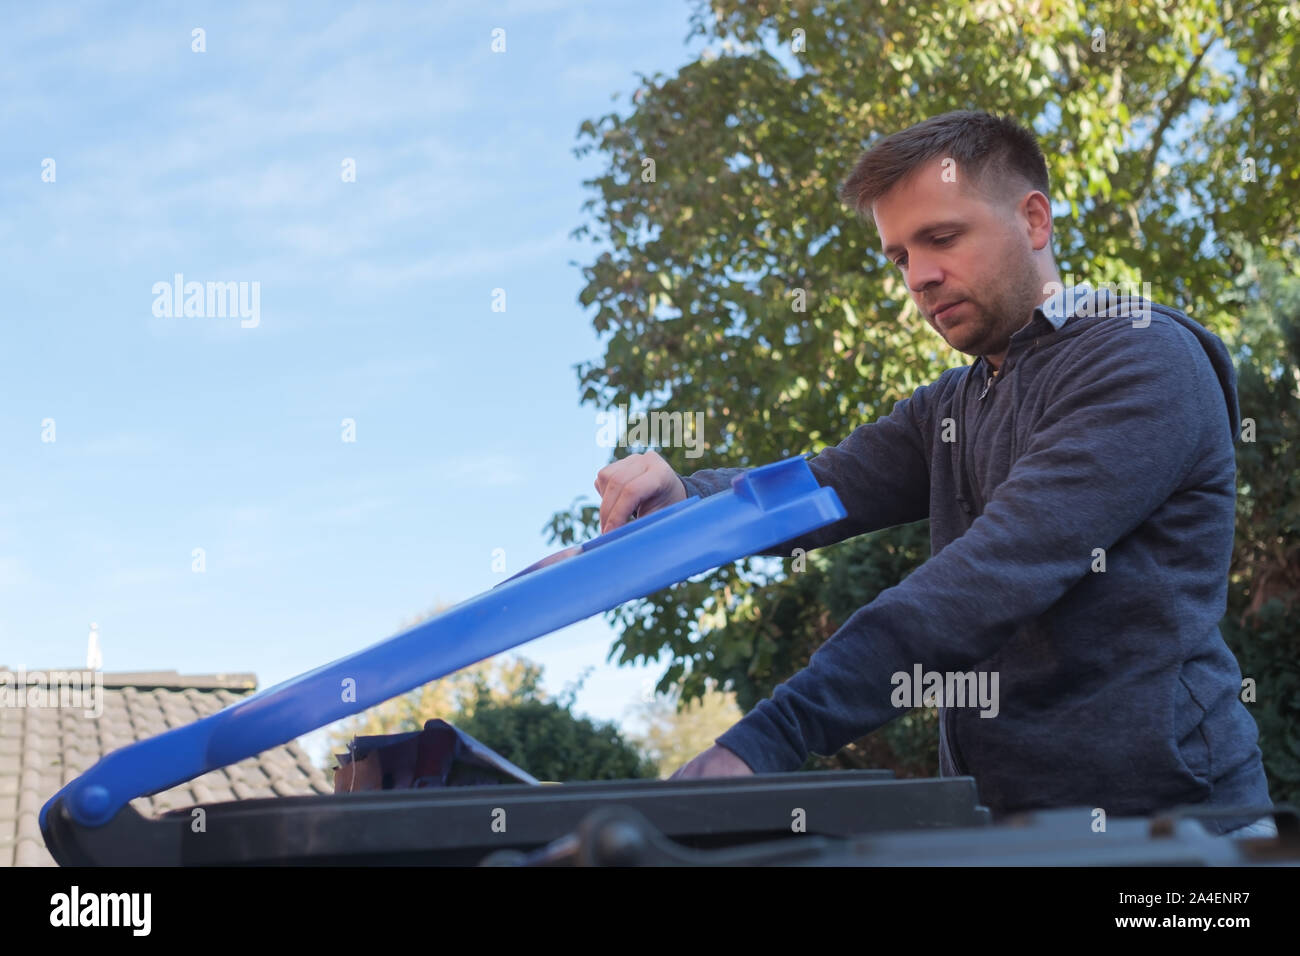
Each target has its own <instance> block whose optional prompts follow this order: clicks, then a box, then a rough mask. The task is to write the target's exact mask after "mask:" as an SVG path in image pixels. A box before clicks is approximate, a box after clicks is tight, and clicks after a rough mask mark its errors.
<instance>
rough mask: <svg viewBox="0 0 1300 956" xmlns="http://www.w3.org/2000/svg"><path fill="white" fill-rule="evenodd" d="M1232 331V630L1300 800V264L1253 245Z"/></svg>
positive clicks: (1250, 694)
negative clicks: (1237, 407)
mask: <svg viewBox="0 0 1300 956" xmlns="http://www.w3.org/2000/svg"><path fill="white" fill-rule="evenodd" d="M1243 258H1244V259H1245V260H1246V263H1247V268H1246V269H1245V270H1243V272H1242V274H1241V276H1240V277H1239V280H1238V284H1239V292H1240V299H1241V301H1242V312H1241V315H1242V321H1241V327H1240V331H1239V332H1238V334H1237V335H1236V336H1235V338H1234V339H1233V343H1232V344H1233V347H1234V349H1233V350H1234V353H1235V355H1236V358H1237V367H1238V382H1237V394H1238V398H1239V400H1240V403H1241V410H1242V412H1241V413H1242V419H1243V428H1242V440H1241V442H1240V443H1239V444H1238V446H1237V484H1238V492H1237V531H1236V538H1235V541H1234V547H1233V561H1232V572H1231V575H1230V577H1229V590H1228V613H1227V615H1226V616H1225V618H1224V622H1223V633H1224V637H1225V639H1226V640H1227V641H1228V644H1229V646H1230V647H1232V649H1233V651H1234V652H1235V653H1236V655H1237V659H1238V661H1239V662H1240V663H1241V672H1242V675H1243V679H1244V680H1245V681H1247V682H1248V683H1247V685H1246V687H1244V688H1243V699H1244V700H1245V701H1246V705H1247V707H1249V708H1250V710H1251V712H1252V713H1253V714H1254V715H1255V719H1256V721H1257V723H1258V724H1259V730H1260V747H1261V749H1262V750H1263V751H1264V766H1265V769H1266V770H1267V771H1268V776H1269V790H1270V792H1271V793H1272V796H1273V800H1274V801H1275V802H1278V803H1282V802H1291V803H1296V802H1300V270H1297V268H1296V267H1295V266H1294V265H1293V266H1292V267H1291V268H1289V269H1287V268H1283V267H1282V266H1279V265H1278V264H1276V263H1273V262H1269V261H1268V260H1267V259H1265V258H1264V257H1263V256H1261V255H1258V254H1255V253H1252V252H1251V250H1249V249H1248V248H1246V249H1245V250H1244V252H1243Z"/></svg>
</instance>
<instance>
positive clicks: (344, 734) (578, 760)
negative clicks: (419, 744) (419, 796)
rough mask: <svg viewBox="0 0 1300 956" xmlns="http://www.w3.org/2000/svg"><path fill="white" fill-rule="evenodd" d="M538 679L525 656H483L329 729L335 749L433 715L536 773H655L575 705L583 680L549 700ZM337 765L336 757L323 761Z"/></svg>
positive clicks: (595, 776)
mask: <svg viewBox="0 0 1300 956" xmlns="http://www.w3.org/2000/svg"><path fill="white" fill-rule="evenodd" d="M435 613H436V612H435ZM412 623H413V624H414V623H419V619H417V620H416V621H414V622H412ZM541 679H542V668H541V667H540V666H539V665H537V664H535V663H533V662H531V661H529V660H526V659H524V658H510V657H505V658H491V659H489V660H486V661H482V662H480V663H478V664H474V665H472V666H471V667H467V668H464V669H463V670H459V671H457V672H456V673H454V674H450V675H448V676H447V677H445V678H443V679H442V680H438V681H433V682H432V683H429V684H426V685H424V686H423V687H419V688H416V689H415V690H413V691H410V692H409V693H406V694H402V695H401V696H398V697H394V698H393V699H392V700H388V701H385V702H384V703H382V704H380V705H379V706H377V707H372V708H370V709H369V710H367V711H365V712H363V713H361V714H358V715H357V716H355V717H352V718H350V719H349V720H347V721H344V722H343V723H341V724H340V725H338V726H337V727H336V728H335V729H334V730H333V731H331V733H330V734H329V742H330V748H331V750H330V752H331V754H334V753H343V752H345V751H347V749H348V744H349V743H350V741H351V740H352V738H353V737H357V736H371V735H382V734H400V733H407V732H410V731H416V730H421V729H423V727H424V723H425V721H426V720H430V719H432V718H435V717H436V718H441V719H442V720H445V721H447V722H448V723H450V724H452V725H453V726H455V727H456V728H458V729H459V730H463V731H464V732H465V733H467V734H469V735H470V736H471V737H473V738H474V739H476V740H478V741H479V742H480V743H483V744H485V745H486V746H488V747H491V748H492V749H493V750H495V751H496V752H497V753H498V754H500V755H501V756H502V757H504V758H505V759H506V760H509V761H510V762H511V763H513V764H515V765H516V766H518V767H520V768H522V769H523V770H526V771H528V772H529V773H531V774H532V775H533V776H535V777H537V778H538V779H539V780H553V781H565V780H619V779H625V778H630V777H652V776H654V775H655V766H654V763H653V761H650V760H647V759H646V758H645V757H644V756H643V755H642V754H641V753H640V752H639V751H638V750H637V749H636V747H635V746H633V745H632V744H630V743H628V742H626V741H624V740H623V738H622V735H621V733H620V731H619V729H618V727H617V726H616V725H614V724H611V723H596V722H593V721H592V720H590V719H589V718H586V717H579V716H577V715H575V714H574V713H573V703H574V698H575V696H576V694H577V691H578V689H579V687H580V686H581V682H578V684H577V685H575V686H573V687H570V688H567V689H566V690H565V691H564V692H562V693H561V694H560V695H559V696H558V697H557V698H555V699H553V700H552V699H548V698H547V696H546V695H545V694H544V693H543V692H542V690H541ZM333 767H334V761H333V759H332V758H331V760H330V761H329V763H328V764H327V767H326V769H327V770H330V771H332V769H333Z"/></svg>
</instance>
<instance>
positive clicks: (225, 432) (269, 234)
mask: <svg viewBox="0 0 1300 956" xmlns="http://www.w3.org/2000/svg"><path fill="white" fill-rule="evenodd" d="M689 12H690V7H689V5H688V4H687V3H685V2H680V3H678V2H671V3H666V4H661V5H649V6H647V5H646V4H643V3H634V2H620V0H602V2H600V3H578V2H559V0H555V2H547V0H531V2H530V0H521V2H512V3H477V4H454V3H365V4H355V5H348V4H333V3H303V4H259V3H244V2H222V3H196V4H185V5H178V4H165V5H164V4H146V3H138V4H107V3H100V4H94V3H84V4H76V5H74V4H69V5H61V6H60V7H59V8H57V9H56V8H54V7H53V6H47V5H43V4H24V5H6V8H5V13H4V16H5V21H6V22H5V29H4V31H3V33H2V34H0V94H2V95H0V208H3V210H4V215H3V216H2V217H0V258H2V259H3V261H4V269H3V274H4V285H5V295H4V301H5V303H6V308H5V310H4V313H3V314H0V382H3V401H0V441H2V442H3V448H4V450H5V454H4V455H3V456H0V485H2V486H3V488H4V494H3V495H0V663H4V664H8V665H9V666H11V667H27V668H39V667H56V666H81V664H82V663H83V662H84V658H85V653H86V639H87V634H88V632H89V628H90V623H91V622H92V621H93V622H96V624H97V625H98V629H99V632H100V634H101V644H102V648H103V655H104V668H105V670H108V671H121V670H155V669H175V670H178V671H180V672H182V673H212V672H234V671H252V672H254V673H256V674H257V676H258V678H259V680H260V682H261V685H262V686H268V685H269V684H272V683H277V682H279V681H281V680H285V679H287V678H290V677H292V676H294V675H296V674H298V673H301V672H303V671H306V670H309V669H311V668H313V667H316V666H317V665H320V664H323V663H325V662H327V661H330V660H334V659H336V658H338V657H340V656H343V655H345V654H348V653H351V652H353V651H355V650H357V649H359V648H362V647H365V646H367V645H369V644H371V643H373V642H375V641H377V640H379V639H381V638H383V637H385V636H387V635H389V634H392V633H394V632H396V631H398V630H400V629H401V628H402V627H403V626H404V625H405V624H406V623H407V622H408V621H409V620H410V619H411V618H412V616H413V615H416V614H419V613H422V612H426V611H429V610H431V609H432V608H433V607H434V606H435V605H436V604H438V603H447V604H451V603H456V602H458V601H461V600H463V599H465V598H467V597H470V596H472V595H474V594H476V593H479V592H481V591H484V590H486V589H487V588H489V587H491V586H492V585H493V584H495V583H497V582H498V581H500V580H501V579H502V577H503V575H502V574H501V573H495V572H494V571H493V570H492V565H491V561H492V551H493V549H495V548H502V549H504V551H505V556H506V565H507V572H508V573H513V572H514V571H517V570H519V569H521V568H523V567H524V566H526V565H527V564H529V563H531V562H532V561H533V560H535V559H536V558H538V557H540V556H541V555H543V554H545V553H547V552H549V551H550V550H552V548H551V546H549V545H548V544H547V543H546V540H545V537H544V535H543V532H542V527H543V525H544V524H545V523H546V521H547V520H548V519H549V517H550V516H551V514H552V513H553V512H555V511H557V510H560V509H563V508H565V507H567V506H568V505H569V503H570V502H571V501H572V500H573V499H574V498H575V497H577V496H579V495H583V494H586V495H588V496H589V497H591V498H593V499H594V496H595V494H594V490H593V488H592V482H593V480H594V478H595V473H596V471H597V470H598V469H599V468H600V467H601V466H602V465H603V464H605V463H606V462H607V461H608V458H609V449H607V448H602V447H600V446H599V445H598V444H597V441H596V431H597V427H596V420H595V415H596V410H595V409H593V408H590V407H581V406H579V404H578V389H577V387H576V378H575V373H574V371H573V365H574V364H575V363H577V362H579V361H583V360H588V359H591V358H594V357H598V356H599V355H600V354H601V353H602V349H601V348H600V345H599V342H598V341H597V338H596V335H595V332H594V331H593V330H592V328H591V325H590V322H589V317H588V312H587V311H586V310H584V309H583V308H582V307H581V306H580V305H579V304H578V303H577V298H576V297H577V293H578V291H579V289H580V287H581V276H580V273H579V270H578V268H577V267H576V266H574V265H571V264H570V262H571V261H572V260H576V261H579V262H586V261H589V260H590V259H591V258H593V256H594V255H595V254H596V252H597V251H598V250H597V247H596V246H594V245H591V244H590V242H578V241H576V240H572V239H570V238H569V233H570V232H571V231H572V230H573V229H574V228H575V227H576V226H578V225H580V224H581V223H582V222H583V213H582V210H581V204H582V202H583V200H584V199H585V198H586V197H587V195H588V194H587V191H586V190H585V189H584V188H583V187H582V180H583V179H584V178H586V177H588V176H590V175H593V174H594V173H595V172H596V171H597V168H598V167H597V165H596V163H597V159H596V158H594V157H588V158H584V159H583V160H578V159H576V158H575V157H574V156H573V153H572V149H573V147H574V145H575V144H576V138H575V136H576V131H577V128H578V125H579V123H581V122H582V120H584V119H587V118H591V117H595V116H598V115H600V114H602V113H605V112H608V111H610V110H612V109H623V108H625V104H626V102H627V100H626V97H627V94H628V93H630V92H631V91H632V90H633V89H634V88H635V78H634V72H636V71H642V72H647V73H649V72H653V71H655V70H661V71H664V72H672V71H674V70H675V69H676V68H677V67H678V66H679V65H680V64H682V63H684V62H686V61H687V60H689V59H691V58H693V55H694V54H693V50H694V49H695V47H694V46H690V45H687V44H686V43H685V42H684V41H685V37H686V33H687V29H688V25H687V19H688V16H689ZM497 27H501V28H504V29H505V31H506V52H505V53H501V54H497V53H493V52H492V51H491V48H490V45H491V40H492V35H491V33H492V30H493V29H494V28H497ZM195 28H202V29H203V30H204V31H205V34H204V42H205V45H206V52H203V53H196V52H194V51H193V50H192V44H193V38H192V31H193V30H194V29H195ZM616 91H618V92H621V93H622V94H623V97H622V98H621V99H620V100H619V101H618V102H613V101H612V100H611V95H612V94H613V93H614V92H616ZM47 159H52V160H53V161H54V165H53V169H54V181H53V182H46V181H43V179H42V173H43V170H44V169H46V168H47V167H48V165H49V164H47V163H45V160H47ZM348 159H351V160H354V161H355V164H356V181H355V182H343V177H342V175H341V172H342V166H343V163H344V161H345V160H348ZM178 273H179V274H181V275H183V276H184V277H185V280H186V281H199V282H208V281H212V282H217V281H221V282H227V281H229V282H244V283H248V284H249V285H248V286H247V287H246V288H251V284H252V283H254V282H256V283H257V284H258V289H259V292H260V307H259V311H258V315H257V324H256V326H255V327H248V328H245V327H243V325H244V324H247V323H241V321H240V319H239V318H236V317H229V316H226V317H219V316H214V315H208V316H203V317H183V316H181V317H175V316H172V317H166V316H162V317H160V316H157V315H155V314H154V308H153V306H154V300H155V295H154V292H153V288H154V286H155V284H156V283H159V282H171V281H172V280H173V276H175V275H176V274H178ZM495 288H503V289H505V290H506V311H505V312H494V311H492V308H491V305H492V290H493V289H495ZM344 419H352V420H354V422H355V438H356V440H355V441H354V442H345V441H343V440H342V439H343V425H342V423H343V420H344ZM49 420H52V426H53V433H52V436H53V438H54V440H53V441H49V440H43V438H47V439H48V438H49V437H50V428H49ZM195 548H202V549H203V552H204V561H205V564H206V570H204V571H203V573H195V572H194V571H193V569H192V568H193V561H194V558H193V555H194V549H195ZM613 636H614V635H613V632H612V631H611V630H610V628H609V626H608V625H607V624H606V623H605V622H604V620H603V619H602V618H595V619H590V620H588V621H587V622H584V623H582V624H579V625H576V626H574V627H572V628H569V629H566V630H565V631H562V632H558V633H556V634H553V635H551V636H548V637H545V638H542V639H539V640H537V641H534V642H532V643H530V644H527V645H524V646H523V647H522V648H521V649H520V650H521V653H524V654H525V655H526V656H528V657H530V658H532V659H534V660H536V661H538V662H540V663H541V664H543V665H544V666H545V668H546V686H547V687H548V688H549V689H551V690H554V691H558V690H560V689H561V688H562V687H563V685H564V684H565V683H567V682H568V681H570V680H572V679H574V678H576V677H577V676H578V675H579V674H580V672H581V671H583V670H584V669H585V668H587V667H588V666H593V665H594V666H595V667H596V668H597V669H596V671H595V672H594V673H593V674H592V675H591V676H590V677H589V678H588V679H587V681H586V684H585V686H584V689H583V690H582V691H581V693H579V695H578V697H577V709H578V710H580V711H582V712H585V713H588V714H591V715H594V716H597V717H601V718H607V719H617V718H620V717H622V716H623V715H624V712H625V710H626V708H627V707H628V706H629V705H630V704H632V703H634V702H635V701H636V700H637V699H638V697H639V696H640V695H641V694H642V693H643V692H644V689H645V688H646V687H647V686H648V683H647V682H649V683H653V680H654V679H656V678H657V677H658V674H659V672H660V668H658V667H652V668H648V669H644V668H615V667H613V666H612V665H607V664H605V663H604V661H605V656H606V654H607V652H608V649H609V646H610V644H611V642H612V640H613Z"/></svg>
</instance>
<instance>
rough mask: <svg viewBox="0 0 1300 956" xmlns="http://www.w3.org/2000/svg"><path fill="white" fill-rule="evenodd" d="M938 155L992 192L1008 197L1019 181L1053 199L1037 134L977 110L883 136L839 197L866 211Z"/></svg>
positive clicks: (946, 115) (862, 159) (862, 212)
mask: <svg viewBox="0 0 1300 956" xmlns="http://www.w3.org/2000/svg"><path fill="white" fill-rule="evenodd" d="M940 156H942V157H944V158H949V157H951V158H952V159H953V160H955V161H956V163H957V167H958V168H959V169H961V170H962V171H963V172H964V173H965V175H966V176H967V177H968V178H969V179H970V181H971V182H972V183H974V184H975V185H976V186H977V187H979V188H981V189H982V190H983V191H984V192H985V193H986V194H988V195H990V196H996V197H1004V196H1005V197H1008V198H1009V197H1010V195H1011V193H1010V190H1009V187H1010V186H1016V187H1019V186H1020V185H1021V184H1022V183H1023V184H1024V185H1027V186H1028V187H1030V188H1031V189H1037V190H1038V191H1039V192H1041V193H1042V194H1043V195H1045V196H1047V198H1048V199H1049V200H1050V199H1051V193H1049V192H1048V188H1049V187H1048V182H1047V161H1046V160H1045V159H1044V158H1043V151H1042V149H1041V148H1040V147H1039V145H1038V139H1037V137H1035V136H1034V134H1033V133H1031V132H1030V131H1029V130H1027V129H1025V128H1024V127H1023V126H1021V125H1020V124H1019V123H1017V122H1016V121H1015V120H1013V119H1010V118H1008V117H1001V116H994V115H993V114H991V113H983V112H977V111H975V110H954V111H953V112H951V113H944V114H943V115H942V116H934V117H931V118H930V119H928V120H925V121H923V122H921V123H917V124H916V125H915V126H909V127H908V128H907V129H905V130H902V131H901V132H898V133H892V134H890V135H889V136H886V137H885V138H884V139H882V140H880V142H878V143H876V144H875V145H874V146H872V147H871V148H870V149H868V150H867V151H866V152H865V153H863V154H862V156H861V157H860V158H859V159H858V162H857V164H856V165H855V166H854V167H853V172H852V173H850V174H849V178H848V179H846V180H844V183H843V184H842V185H841V186H840V191H839V195H840V199H842V200H843V201H844V202H846V203H848V204H849V205H850V206H852V207H853V209H854V211H856V212H857V213H858V215H860V216H866V215H868V214H869V213H870V211H871V206H872V204H873V203H875V201H876V200H877V199H879V198H880V197H881V196H883V195H884V194H885V193H886V192H888V191H889V190H890V189H891V188H892V187H893V186H894V184H895V183H897V182H898V181H899V180H901V179H903V178H904V177H906V176H907V175H908V174H909V173H911V172H912V171H913V170H915V169H917V168H918V167H920V166H923V165H925V164H926V163H928V162H929V161H930V160H932V159H936V158H938V157H940ZM1007 173H1011V174H1012V175H1011V177H1008V176H1007Z"/></svg>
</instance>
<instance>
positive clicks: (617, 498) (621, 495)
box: [601, 470, 658, 533]
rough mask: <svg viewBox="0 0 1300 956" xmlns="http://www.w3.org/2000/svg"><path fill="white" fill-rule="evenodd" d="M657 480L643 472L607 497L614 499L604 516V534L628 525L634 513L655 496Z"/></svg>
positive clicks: (602, 522) (602, 528)
mask: <svg viewBox="0 0 1300 956" xmlns="http://www.w3.org/2000/svg"><path fill="white" fill-rule="evenodd" d="M657 480H658V479H657V478H656V476H655V475H654V474H653V473H651V472H650V471H648V470H647V471H643V472H641V474H639V475H637V476H636V477H635V478H633V479H632V480H631V481H628V482H625V483H624V484H623V487H622V488H621V489H620V490H619V491H618V493H617V494H614V493H612V492H611V493H610V494H609V495H608V496H607V497H610V498H613V502H612V503H611V504H610V506H609V510H608V511H606V512H605V513H604V514H603V515H602V519H601V531H602V533H603V532H605V531H613V530H614V529H615V528H619V527H622V526H623V525H625V524H627V522H628V519H629V518H631V517H632V514H633V512H635V511H636V510H637V509H638V508H639V507H640V506H641V505H642V504H644V503H645V502H646V501H647V500H648V499H649V498H650V497H651V496H653V494H654V492H655V491H656V482H657ZM602 511H604V509H602Z"/></svg>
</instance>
